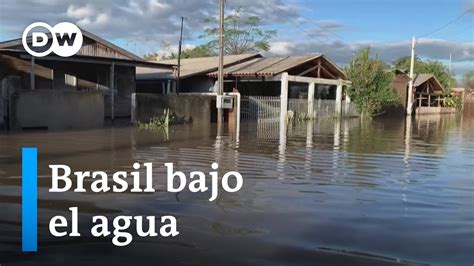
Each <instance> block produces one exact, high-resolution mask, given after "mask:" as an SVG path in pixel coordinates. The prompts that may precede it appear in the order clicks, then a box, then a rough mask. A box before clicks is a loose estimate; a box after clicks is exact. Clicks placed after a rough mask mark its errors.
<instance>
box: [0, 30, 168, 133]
mask: <svg viewBox="0 0 474 266" xmlns="http://www.w3.org/2000/svg"><path fill="white" fill-rule="evenodd" d="M82 34H83V44H82V47H81V49H80V50H79V52H78V53H77V54H76V55H74V56H71V57H60V56H57V55H55V54H54V53H51V54H49V55H47V56H45V57H33V56H31V55H30V54H29V53H28V52H27V51H26V50H25V49H24V48H23V45H22V41H21V39H15V40H10V41H6V42H2V43H0V81H1V91H0V99H1V100H0V127H3V128H6V129H12V130H28V129H69V128H71V129H75V128H96V127H101V126H103V125H104V124H105V122H106V121H114V120H116V119H119V118H130V115H131V95H132V93H134V92H135V91H136V79H135V68H136V67H138V66H140V67H148V68H157V69H167V70H169V69H172V66H170V65H164V64H159V63H153V62H147V61H144V60H143V59H142V58H140V57H139V56H137V55H135V54H133V53H131V52H129V51H127V50H124V49H122V48H120V47H118V46H116V45H114V44H112V43H111V42H108V41H106V40H104V39H102V38H100V37H98V36H96V35H94V34H92V33H90V32H87V31H85V30H82ZM29 41H30V42H31V39H30V40H29ZM48 42H50V43H51V42H52V40H51V34H49V35H48Z"/></svg>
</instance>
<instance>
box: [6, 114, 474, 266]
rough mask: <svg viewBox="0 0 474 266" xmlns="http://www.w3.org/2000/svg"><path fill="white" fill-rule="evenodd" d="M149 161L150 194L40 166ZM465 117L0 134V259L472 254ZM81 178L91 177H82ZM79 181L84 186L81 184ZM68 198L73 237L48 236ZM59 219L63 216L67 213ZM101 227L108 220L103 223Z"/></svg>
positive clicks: (394, 258) (205, 261)
mask: <svg viewBox="0 0 474 266" xmlns="http://www.w3.org/2000/svg"><path fill="white" fill-rule="evenodd" d="M25 146H37V147H38V149H39V163H38V167H39V169H38V171H39V180H38V186H39V188H38V197H39V202H38V207H39V209H38V220H39V226H38V232H39V236H38V241H39V251H38V253H36V254H21V252H20V250H21V178H20V176H21V156H20V149H21V147H25ZM214 161H215V162H217V163H219V169H220V172H221V173H224V172H226V171H234V170H235V171H239V172H240V173H241V174H242V175H243V177H244V186H243V188H242V189H241V190H240V191H239V192H237V193H222V194H221V195H220V196H219V198H218V199H217V200H216V201H214V202H209V201H208V199H209V197H210V194H209V193H190V192H189V191H187V190H186V191H183V192H181V193H170V192H166V191H165V185H166V176H165V168H164V166H163V164H164V163H166V162H174V163H175V167H176V168H177V169H178V170H180V171H183V172H186V173H189V172H190V171H203V172H205V173H207V172H209V171H211V168H210V164H211V163H212V162H214ZM134 162H141V163H144V162H152V163H153V168H154V169H153V180H154V187H155V188H156V189H157V191H156V192H155V193H148V194H145V193H120V194H119V193H91V192H87V193H73V192H67V193H54V194H53V193H48V189H49V188H50V186H51V181H50V176H51V173H50V170H49V168H48V165H49V164H67V165H69V166H70V167H71V168H72V170H73V171H86V170H91V171H94V170H95V171H97V170H104V171H106V172H108V173H113V172H116V171H120V170H123V171H132V170H133V169H132V164H133V163H134ZM473 172H474V115H470V116H469V115H467V116H459V115H458V116H442V117H424V118H420V119H413V120H410V121H405V120H403V119H402V120H395V119H386V118H381V119H376V120H374V121H371V122H365V123H360V122H359V121H358V120H343V121H341V122H340V123H339V122H337V123H336V122H334V120H329V121H324V120H323V121H315V122H314V123H310V124H307V123H298V124H297V125H293V126H289V128H288V132H287V137H286V138H284V139H281V138H280V136H279V131H278V125H272V124H266V125H264V124H260V125H257V124H245V123H243V124H242V125H241V130H240V134H239V135H238V136H237V135H236V133H235V130H233V129H228V130H225V132H224V135H223V136H222V137H216V130H215V128H206V129H203V128H197V127H192V126H174V127H172V128H171V129H170V132H169V133H168V136H166V134H165V133H164V132H162V131H153V132H150V131H144V130H139V129H135V128H108V129H100V130H89V131H72V132H71V131H68V132H35V133H20V134H11V135H0V209H1V212H0V264H1V265H2V266H3V265H76V264H77V265H398V264H410V265H411V264H415V265H418V264H422V265H424V264H433V265H472V264H473V263H474V176H473ZM89 183H90V181H89ZM85 187H86V188H87V185H86V186H85ZM72 206H77V207H78V208H79V213H80V214H79V231H80V232H81V234H82V235H81V237H65V238H53V237H52V236H51V235H50V233H49V229H48V223H49V221H50V219H51V218H52V217H53V216H55V215H63V216H65V217H70V212H69V210H68V208H69V207H72ZM94 215H105V216H107V217H109V222H110V224H111V223H112V220H113V218H114V217H116V216H118V215H143V216H149V215H153V216H156V217H157V218H156V219H157V222H156V224H157V228H158V229H159V226H160V220H159V219H160V216H162V215H174V216H175V217H176V218H177V220H178V230H179V232H180V234H179V235H178V236H177V237H174V238H162V237H160V236H158V237H154V238H140V237H138V236H137V234H136V232H135V231H134V230H135V229H134V228H135V227H133V226H132V227H131V229H132V230H131V232H132V233H133V237H134V238H133V241H132V243H131V244H130V245H128V246H126V247H115V246H114V245H113V244H112V243H111V237H112V235H111V236H109V237H107V238H94V237H91V236H90V229H91V227H92V222H91V217H92V216H94ZM68 219H70V218H68ZM110 230H113V228H110Z"/></svg>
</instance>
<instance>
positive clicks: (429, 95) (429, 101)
mask: <svg viewBox="0 0 474 266" xmlns="http://www.w3.org/2000/svg"><path fill="white" fill-rule="evenodd" d="M428 107H431V94H428Z"/></svg>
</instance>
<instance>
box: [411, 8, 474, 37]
mask: <svg viewBox="0 0 474 266" xmlns="http://www.w3.org/2000/svg"><path fill="white" fill-rule="evenodd" d="M473 10H474V7H472V8H470V9H468V10H466V11H464V12H462V13H461V14H460V15H459V16H458V17H457V18H455V19H454V20H451V21H449V22H448V23H446V24H444V25H443V26H441V27H439V28H437V29H435V30H434V31H432V32H430V33H427V34H424V35H421V36H418V37H417V38H422V37H426V36H429V35H431V34H434V33H436V32H438V31H440V30H442V29H444V28H446V27H447V26H449V25H451V24H453V23H455V22H457V21H458V20H460V19H461V18H462V17H464V16H465V15H466V14H467V13H469V12H471V11H473Z"/></svg>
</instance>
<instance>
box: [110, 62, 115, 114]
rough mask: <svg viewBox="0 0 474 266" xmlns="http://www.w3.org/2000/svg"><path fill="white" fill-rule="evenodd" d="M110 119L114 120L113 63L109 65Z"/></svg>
mask: <svg viewBox="0 0 474 266" xmlns="http://www.w3.org/2000/svg"><path fill="white" fill-rule="evenodd" d="M109 78H110V81H109V82H110V83H109V84H110V119H111V120H112V122H113V121H114V119H115V106H114V105H115V62H112V65H110V77H109Z"/></svg>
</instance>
